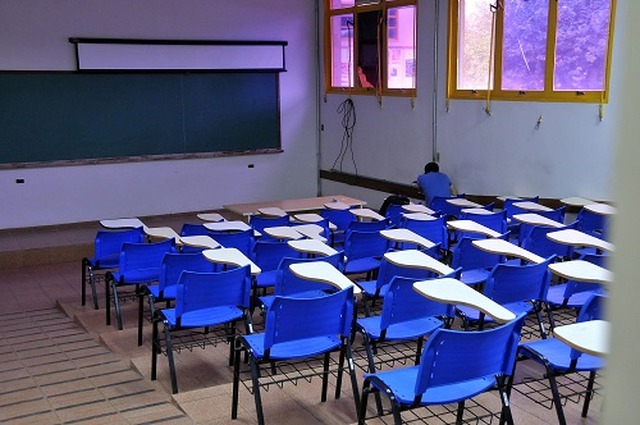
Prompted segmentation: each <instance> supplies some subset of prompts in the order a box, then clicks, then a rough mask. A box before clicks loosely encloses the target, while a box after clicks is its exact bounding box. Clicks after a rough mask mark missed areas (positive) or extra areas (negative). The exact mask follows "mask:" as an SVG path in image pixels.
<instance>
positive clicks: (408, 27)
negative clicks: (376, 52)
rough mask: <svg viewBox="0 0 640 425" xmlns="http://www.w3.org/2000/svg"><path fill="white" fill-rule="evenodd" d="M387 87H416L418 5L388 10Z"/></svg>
mask: <svg viewBox="0 0 640 425" xmlns="http://www.w3.org/2000/svg"><path fill="white" fill-rule="evenodd" d="M387 13H388V17H387V36H388V39H387V87H388V88H390V89H415V88H416V69H415V66H416V60H415V58H416V42H415V34H416V7H415V6H405V7H397V8H392V9H388V10H387Z"/></svg>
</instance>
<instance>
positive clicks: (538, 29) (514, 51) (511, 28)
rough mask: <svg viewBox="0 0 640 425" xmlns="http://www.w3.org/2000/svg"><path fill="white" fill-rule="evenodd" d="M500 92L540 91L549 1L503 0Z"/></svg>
mask: <svg viewBox="0 0 640 425" xmlns="http://www.w3.org/2000/svg"><path fill="white" fill-rule="evenodd" d="M503 4H504V37H503V46H502V55H503V56H502V89H503V90H523V91H525V90H544V75H545V63H546V59H545V58H546V51H547V26H548V18H549V0H530V1H527V2H523V1H521V0H506V1H505V2H504V3H503Z"/></svg>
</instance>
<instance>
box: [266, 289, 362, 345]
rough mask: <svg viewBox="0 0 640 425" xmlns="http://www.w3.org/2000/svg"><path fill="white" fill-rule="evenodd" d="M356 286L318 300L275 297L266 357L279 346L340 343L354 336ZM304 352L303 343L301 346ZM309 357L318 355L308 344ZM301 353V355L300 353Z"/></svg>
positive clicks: (267, 328)
mask: <svg viewBox="0 0 640 425" xmlns="http://www.w3.org/2000/svg"><path fill="white" fill-rule="evenodd" d="M352 322H353V287H349V288H346V289H343V290H341V291H338V292H336V293H334V294H329V295H326V296H323V297H317V298H289V297H280V296H276V297H275V299H274V301H273V304H272V306H271V308H270V309H269V310H268V311H267V314H266V318H265V337H264V348H265V351H266V353H265V355H266V356H267V357H268V350H271V348H272V347H273V346H274V345H276V344H282V343H287V342H291V341H296V340H310V339H313V338H328V339H335V340H336V342H339V341H340V339H341V338H346V337H348V336H349V335H350V334H351V325H352ZM299 348H300V349H301V350H302V351H304V344H301V346H300V347H299ZM308 349H309V350H310V351H309V352H308V353H306V354H307V355H314V354H319V353H317V352H314V351H312V350H315V349H316V346H315V345H314V344H309V345H308ZM298 354H301V352H300V351H298Z"/></svg>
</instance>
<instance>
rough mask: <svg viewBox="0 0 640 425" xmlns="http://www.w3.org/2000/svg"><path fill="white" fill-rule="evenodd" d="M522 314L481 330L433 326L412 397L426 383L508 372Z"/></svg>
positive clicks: (513, 361)
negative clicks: (491, 327) (496, 325)
mask: <svg viewBox="0 0 640 425" xmlns="http://www.w3.org/2000/svg"><path fill="white" fill-rule="evenodd" d="M524 318H525V314H521V315H519V316H517V317H516V318H515V319H514V320H512V321H511V322H509V323H506V324H504V325H502V326H500V327H497V328H494V329H490V330H484V331H474V332H468V331H457V330H450V329H438V330H436V331H435V332H434V333H433V334H432V335H431V336H430V337H429V339H428V340H427V344H426V347H425V348H424V351H423V353H422V358H421V360H420V366H419V369H418V374H417V379H416V385H415V389H414V392H415V399H416V400H417V401H419V400H420V399H421V396H422V394H424V392H425V391H427V389H428V388H429V387H437V386H440V385H447V384H453V383H456V382H464V381H469V380H472V379H479V378H482V377H487V378H493V377H495V376H498V375H510V374H511V373H512V371H513V366H514V363H515V360H516V353H517V349H518V341H519V339H520V332H521V330H522V324H523V322H524ZM492 380H493V379H492ZM452 399H455V395H453V394H452Z"/></svg>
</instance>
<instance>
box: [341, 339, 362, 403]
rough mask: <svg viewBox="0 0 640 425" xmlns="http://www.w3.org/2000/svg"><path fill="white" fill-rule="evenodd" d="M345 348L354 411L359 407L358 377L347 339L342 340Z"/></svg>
mask: <svg viewBox="0 0 640 425" xmlns="http://www.w3.org/2000/svg"><path fill="white" fill-rule="evenodd" d="M344 345H345V349H346V351H347V358H346V360H347V368H348V369H349V376H350V378H351V390H352V391H353V402H354V403H355V406H356V412H358V410H359V408H360V392H359V391H358V378H357V377H356V367H355V364H354V362H353V353H352V352H351V344H349V340H348V339H347V340H345V341H344Z"/></svg>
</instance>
